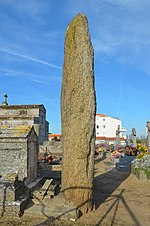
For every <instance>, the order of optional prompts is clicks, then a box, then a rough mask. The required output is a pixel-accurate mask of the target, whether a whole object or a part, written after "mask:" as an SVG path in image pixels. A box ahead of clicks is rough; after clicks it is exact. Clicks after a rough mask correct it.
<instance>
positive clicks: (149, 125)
mask: <svg viewBox="0 0 150 226" xmlns="http://www.w3.org/2000/svg"><path fill="white" fill-rule="evenodd" d="M146 126H147V148H148V154H150V122H149V121H147V125H146Z"/></svg>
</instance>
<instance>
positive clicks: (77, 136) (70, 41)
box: [61, 14, 96, 214]
mask: <svg viewBox="0 0 150 226" xmlns="http://www.w3.org/2000/svg"><path fill="white" fill-rule="evenodd" d="M93 65H94V51H93V47H92V44H91V40H90V34H89V28H88V21H87V18H86V16H85V15H83V14H78V15H77V16H76V17H75V18H74V19H73V20H72V22H71V23H70V24H69V26H68V27H67V31H66V39H65V55H64V66H63V81H62V92H61V124H62V151H63V163H62V178H61V179H62V191H63V192H64V195H65V198H66V199H68V200H70V201H72V202H73V203H74V204H75V205H76V206H77V207H78V209H79V210H80V211H81V213H82V214H85V213H87V212H88V211H90V210H92V198H93V175H94V152H95V114H96V95H95V88H94V66H93Z"/></svg>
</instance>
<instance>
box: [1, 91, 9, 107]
mask: <svg viewBox="0 0 150 226" xmlns="http://www.w3.org/2000/svg"><path fill="white" fill-rule="evenodd" d="M7 97H8V96H7V93H5V95H4V101H3V103H2V105H8V103H7Z"/></svg>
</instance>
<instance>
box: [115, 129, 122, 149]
mask: <svg viewBox="0 0 150 226" xmlns="http://www.w3.org/2000/svg"><path fill="white" fill-rule="evenodd" d="M120 145H121V143H120V125H118V128H117V130H116V146H120Z"/></svg>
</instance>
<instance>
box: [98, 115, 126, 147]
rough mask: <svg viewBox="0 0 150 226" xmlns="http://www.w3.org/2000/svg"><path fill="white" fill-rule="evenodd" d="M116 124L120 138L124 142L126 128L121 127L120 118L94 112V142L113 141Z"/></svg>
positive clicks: (110, 142) (114, 139)
mask: <svg viewBox="0 0 150 226" xmlns="http://www.w3.org/2000/svg"><path fill="white" fill-rule="evenodd" d="M118 126H120V140H121V143H122V144H124V143H125V139H126V129H124V128H122V122H121V120H120V119H118V118H114V117H110V116H108V115H104V114H96V143H103V142H105V143H109V144H112V143H115V141H116V130H117V129H118Z"/></svg>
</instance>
